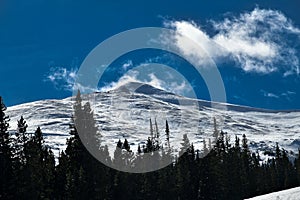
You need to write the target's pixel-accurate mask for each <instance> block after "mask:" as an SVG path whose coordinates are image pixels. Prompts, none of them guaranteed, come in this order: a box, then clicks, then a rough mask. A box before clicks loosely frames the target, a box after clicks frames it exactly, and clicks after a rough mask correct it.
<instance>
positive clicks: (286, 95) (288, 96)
mask: <svg viewBox="0 0 300 200" xmlns="http://www.w3.org/2000/svg"><path fill="white" fill-rule="evenodd" d="M260 93H261V94H262V95H263V96H264V97H269V98H275V99H279V98H282V97H283V98H286V99H287V100H291V97H292V96H294V95H296V92H292V91H286V92H282V93H279V94H275V93H272V92H267V91H265V90H260Z"/></svg>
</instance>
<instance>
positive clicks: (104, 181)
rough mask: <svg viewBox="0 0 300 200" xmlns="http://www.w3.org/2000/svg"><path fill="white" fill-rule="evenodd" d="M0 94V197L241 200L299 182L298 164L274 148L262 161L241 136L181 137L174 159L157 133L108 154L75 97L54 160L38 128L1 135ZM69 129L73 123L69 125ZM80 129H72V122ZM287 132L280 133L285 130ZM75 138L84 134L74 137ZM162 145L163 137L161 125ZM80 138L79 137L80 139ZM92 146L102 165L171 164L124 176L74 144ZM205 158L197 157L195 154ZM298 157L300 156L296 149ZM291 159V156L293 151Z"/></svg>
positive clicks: (4, 119) (22, 126) (1, 110)
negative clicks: (199, 143) (198, 143)
mask: <svg viewBox="0 0 300 200" xmlns="http://www.w3.org/2000/svg"><path fill="white" fill-rule="evenodd" d="M5 110H6V107H5V105H4V103H3V100H2V98H1V97H0V173H1V175H0V199H181V200H183V199H205V200H210V199H222V200H226V199H243V198H248V197H253V196H257V195H260V194H265V193H269V192H273V191H279V190H283V189H286V188H291V187H295V186H299V185H300V159H299V158H298V159H293V160H292V159H289V157H288V153H287V152H286V151H285V150H284V149H280V148H279V146H278V145H277V147H276V152H274V157H273V158H272V159H269V160H268V161H266V162H262V161H261V159H260V157H259V154H258V152H251V151H250V149H249V146H248V142H247V137H246V136H245V135H243V137H242V138H238V137H236V138H235V141H234V142H230V141H229V138H228V137H227V134H226V133H224V132H222V131H220V132H219V133H218V134H217V135H216V142H215V143H214V144H213V145H211V144H209V142H208V141H207V144H206V142H205V140H204V141H203V146H204V149H202V150H198V149H194V146H193V144H192V143H190V141H189V139H188V137H187V135H186V134H184V133H183V134H182V135H183V138H182V142H181V146H182V147H181V149H180V151H182V152H181V153H182V156H180V157H178V156H175V155H174V154H171V153H170V145H165V147H164V146H162V145H161V144H160V143H159V142H157V141H158V139H159V135H158V134H153V132H152V131H150V132H151V134H150V137H147V138H145V141H146V143H145V144H146V145H144V146H139V147H138V149H131V147H130V145H129V142H128V141H127V139H128V140H130V139H129V138H127V139H125V140H124V141H121V140H119V142H118V143H117V145H116V149H115V152H114V155H113V156H110V154H109V152H108V147H107V146H101V143H100V141H99V140H96V139H95V138H99V135H98V133H97V127H96V121H95V120H94V119H93V112H92V110H91V108H90V105H89V103H85V104H84V105H83V102H82V99H81V96H80V93H78V95H77V97H76V99H75V101H74V114H73V117H72V118H71V119H70V135H71V137H70V138H69V139H68V140H67V141H66V143H67V148H66V150H65V151H62V152H61V153H60V155H59V157H58V159H57V162H56V161H55V157H54V154H53V152H52V151H51V148H50V147H48V146H46V145H45V144H44V139H43V134H42V130H41V128H37V130H36V131H35V133H27V130H26V129H27V128H28V126H27V124H26V121H25V119H23V117H21V116H20V120H19V121H18V124H17V125H18V129H17V130H16V132H15V133H14V134H12V133H9V132H8V129H9V117H8V116H6V115H5ZM75 124H76V126H75ZM78 124H80V126H79V125H78ZM287 131H288V130H287ZM78 132H80V133H84V134H83V136H82V135H81V137H79V134H78ZM164 134H166V136H167V137H166V138H167V141H166V143H169V141H168V138H169V135H170V134H171V130H170V129H169V125H168V122H167V121H166V127H165V133H164ZM82 138H86V139H82ZM82 140H83V141H84V142H87V143H89V144H90V145H96V146H98V149H99V152H100V153H101V155H102V156H103V157H104V158H105V162H107V163H106V164H108V165H110V166H111V165H112V166H113V165H124V166H125V167H128V168H131V167H135V166H136V165H135V163H136V162H142V160H143V159H144V156H145V155H146V154H147V155H150V156H153V157H155V159H157V162H160V161H161V160H165V159H170V160H171V162H172V164H170V165H168V166H167V167H165V168H162V169H160V170H157V171H153V172H148V173H126V172H121V171H117V170H115V169H113V168H110V167H108V166H107V165H106V164H105V163H104V164H103V163H101V162H99V161H98V160H97V159H95V158H94V157H93V156H92V155H91V154H90V153H89V152H88V151H87V149H86V148H85V146H84V145H83V143H82ZM203 153H205V154H207V155H206V156H204V157H203V156H201V154H203ZM299 153H300V152H299ZM298 155H299V154H298Z"/></svg>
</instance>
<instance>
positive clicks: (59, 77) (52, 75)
mask: <svg viewBox="0 0 300 200" xmlns="http://www.w3.org/2000/svg"><path fill="white" fill-rule="evenodd" d="M76 73H77V69H71V70H68V69H67V68H64V67H51V68H50V71H49V73H48V74H47V75H46V79H45V81H49V82H51V83H52V84H53V85H54V87H55V88H56V89H59V90H68V91H72V90H73V87H74V82H75V78H76Z"/></svg>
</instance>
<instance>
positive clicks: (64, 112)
mask: <svg viewBox="0 0 300 200" xmlns="http://www.w3.org/2000/svg"><path fill="white" fill-rule="evenodd" d="M83 99H84V100H85V101H87V100H88V101H89V102H90V103H91V105H92V108H93V110H94V114H95V119H96V120H97V123H98V127H99V132H100V133H101V134H102V136H103V137H102V140H103V144H107V145H108V146H109V149H110V150H111V151H112V150H113V149H115V144H116V142H117V141H118V139H122V138H127V139H128V141H129V142H130V143H131V146H132V149H133V150H134V151H135V150H136V149H137V145H138V144H143V142H145V141H146V139H147V138H148V137H149V134H150V131H149V130H150V127H149V119H150V118H151V119H152V122H153V124H154V121H155V119H156V121H157V127H158V131H159V132H160V135H161V136H162V137H161V139H162V140H164V137H163V135H164V133H165V120H166V119H167V120H168V121H169V125H170V131H171V143H172V145H173V147H174V148H175V149H178V146H179V144H180V140H181V139H182V135H183V134H184V133H187V134H188V136H189V139H190V141H191V142H193V144H194V145H195V146H196V147H198V148H201V145H202V141H203V139H204V138H206V139H207V138H209V137H211V135H212V133H213V128H214V127H213V118H214V117H215V118H216V119H217V124H218V128H219V129H222V130H223V131H225V132H227V133H228V135H229V136H230V137H231V140H232V141H234V138H235V135H238V136H240V137H241V136H242V134H246V135H247V137H248V140H249V143H250V146H251V148H252V149H255V150H256V149H257V150H259V151H260V153H261V155H262V156H263V157H265V158H266V156H264V155H263V152H264V151H265V150H267V149H273V148H274V147H275V144H276V142H278V143H279V145H280V146H281V147H283V148H285V149H286V150H288V151H290V150H292V151H294V152H297V149H298V148H299V146H300V111H271V110H263V109H257V108H251V107H245V106H238V105H232V104H222V103H213V106H211V102H209V101H203V100H196V99H190V98H186V97H183V96H178V95H175V94H172V93H170V92H166V91H164V90H161V89H157V88H154V87H152V86H150V85H146V84H141V83H137V82H131V83H127V84H125V85H123V86H121V87H119V88H117V89H115V90H112V91H109V92H100V93H93V94H86V95H83ZM73 100H74V99H73V98H72V97H69V98H66V99H62V100H41V101H35V102H31V103H25V104H20V105H16V106H12V107H8V110H7V114H8V115H9V116H10V118H11V121H10V129H11V132H14V130H15V129H16V126H17V120H18V119H19V118H20V117H21V115H22V116H23V117H24V118H25V119H26V121H27V123H28V125H29V127H28V132H34V130H35V129H36V128H37V126H40V127H41V128H42V131H43V133H44V135H45V138H46V143H47V144H48V145H49V146H51V148H52V149H53V150H54V152H55V153H56V154H57V153H58V151H59V149H64V148H65V143H66V138H68V137H69V134H68V133H69V123H70V118H71V115H72V113H73V110H72V105H73V102H74V101H73Z"/></svg>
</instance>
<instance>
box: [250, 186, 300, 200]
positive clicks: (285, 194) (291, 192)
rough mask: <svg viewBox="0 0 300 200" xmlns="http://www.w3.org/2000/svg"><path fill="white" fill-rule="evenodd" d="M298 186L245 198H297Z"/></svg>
mask: <svg viewBox="0 0 300 200" xmlns="http://www.w3.org/2000/svg"><path fill="white" fill-rule="evenodd" d="M299 199H300V187H296V188H292V189H288V190H283V191H280V192H273V193H270V194H266V195H262V196H257V197H253V198H250V199H247V200H299Z"/></svg>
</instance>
